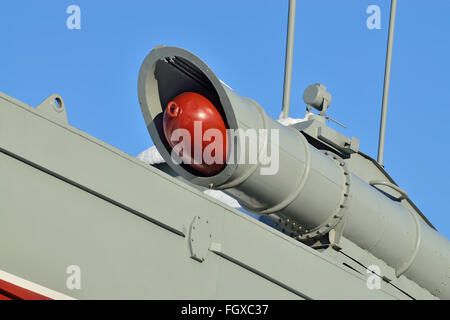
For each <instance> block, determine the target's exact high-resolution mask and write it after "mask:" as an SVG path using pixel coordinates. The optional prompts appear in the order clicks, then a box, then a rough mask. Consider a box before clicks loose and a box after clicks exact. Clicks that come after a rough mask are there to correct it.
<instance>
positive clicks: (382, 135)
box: [377, 0, 397, 165]
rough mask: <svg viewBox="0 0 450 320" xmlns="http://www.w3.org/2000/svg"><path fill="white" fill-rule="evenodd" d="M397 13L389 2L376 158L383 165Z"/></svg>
mask: <svg viewBox="0 0 450 320" xmlns="http://www.w3.org/2000/svg"><path fill="white" fill-rule="evenodd" d="M396 12H397V0H391V14H390V18H389V34H388V43H387V49H386V68H385V71H384V87H383V105H382V107H381V121H380V137H379V142H378V158H377V161H378V163H379V164H380V165H383V157H384V138H385V134H386V118H387V105H388V98H389V83H390V79H391V63H392V46H393V44H394V27H395V15H396Z"/></svg>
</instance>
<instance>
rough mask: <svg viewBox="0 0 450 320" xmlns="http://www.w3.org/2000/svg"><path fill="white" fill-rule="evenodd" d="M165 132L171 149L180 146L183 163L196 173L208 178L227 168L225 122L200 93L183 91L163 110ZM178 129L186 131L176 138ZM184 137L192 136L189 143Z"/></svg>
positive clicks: (178, 133)
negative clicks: (186, 135)
mask: <svg viewBox="0 0 450 320" xmlns="http://www.w3.org/2000/svg"><path fill="white" fill-rule="evenodd" d="M163 129H164V135H165V136H166V139H167V141H168V142H169V144H170V145H171V146H172V148H174V147H175V146H177V145H178V146H177V148H180V147H181V148H182V149H183V152H182V153H181V154H179V155H180V156H181V158H182V159H183V162H184V163H187V164H189V165H190V166H191V167H192V168H194V169H195V170H196V171H198V172H200V173H202V174H203V175H205V176H212V175H215V174H217V173H219V172H220V171H221V170H222V169H223V167H224V166H225V162H226V158H227V133H226V126H225V122H224V121H223V118H222V116H221V115H220V113H219V111H218V110H217V109H216V107H215V106H214V105H213V104H212V103H211V101H209V100H208V99H207V98H205V97H204V96H202V95H201V94H198V93H195V92H184V93H182V94H180V95H178V96H176V97H175V98H174V99H173V100H171V101H170V102H169V103H168V104H167V107H166V110H165V111H164V116H163ZM176 129H185V130H182V131H178V132H176V134H175V135H173V133H174V131H175V130H176ZM209 129H215V130H209ZM208 130H209V131H208ZM205 133H206V134H207V135H206V136H204V134H205ZM184 134H188V135H189V136H188V137H186V140H187V141H184V140H185V136H184ZM218 135H220V137H218ZM180 136H181V137H180ZM205 140H206V141H205ZM216 140H217V141H216ZM208 145H209V147H208ZM207 147H208V148H207ZM179 150H180V149H178V150H176V151H177V152H178V151H179ZM184 151H185V152H184ZM189 151H190V152H189ZM183 153H184V154H183Z"/></svg>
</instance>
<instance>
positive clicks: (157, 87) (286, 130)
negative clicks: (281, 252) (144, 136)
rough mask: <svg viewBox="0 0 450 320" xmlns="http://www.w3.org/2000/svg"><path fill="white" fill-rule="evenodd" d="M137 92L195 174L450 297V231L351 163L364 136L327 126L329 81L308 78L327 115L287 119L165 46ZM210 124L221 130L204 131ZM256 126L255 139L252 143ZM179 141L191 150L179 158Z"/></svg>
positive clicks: (309, 97) (287, 226) (181, 164)
mask: <svg viewBox="0 0 450 320" xmlns="http://www.w3.org/2000/svg"><path fill="white" fill-rule="evenodd" d="M138 94H139V102H140V105H141V110H142V113H143V116H144V119H145V122H146V125H147V128H148V130H149V133H150V135H151V138H152V140H153V142H154V143H155V146H156V147H157V148H158V151H159V152H160V153H161V155H162V157H163V158H164V159H165V160H166V162H167V164H168V165H169V166H170V167H171V168H172V169H173V170H174V171H175V172H177V173H178V174H179V175H180V176H182V177H183V178H184V179H186V180H187V181H189V182H190V183H193V184H196V185H200V186H204V187H208V188H213V189H219V190H223V191H224V192H226V193H227V194H229V195H231V196H232V197H234V198H235V199H237V200H238V201H239V203H240V204H241V205H242V206H243V207H245V208H246V209H247V210H249V211H251V212H254V213H257V214H261V215H267V216H268V217H271V218H272V219H274V220H275V221H277V223H278V224H279V225H283V226H284V227H283V229H284V231H285V232H286V233H288V234H289V235H291V236H292V237H294V238H296V239H298V240H299V241H302V242H304V243H305V244H309V243H313V242H314V241H315V240H317V239H320V238H321V237H324V236H326V237H328V238H332V239H333V241H335V242H336V243H338V242H339V237H341V236H342V237H345V238H346V239H348V240H350V241H352V242H354V243H355V244H356V245H358V246H359V247H361V248H362V249H365V250H367V251H369V252H370V253H371V254H372V255H374V256H375V257H377V258H379V259H381V260H383V261H385V262H386V263H387V264H388V265H389V266H391V267H392V268H394V269H395V271H396V276H397V277H400V276H401V275H404V276H406V277H408V278H409V279H411V280H413V281H415V282H416V283H417V284H419V285H420V286H422V287H424V288H426V289H427V290H429V291H430V293H432V294H433V295H435V296H437V297H440V298H443V299H450V267H449V266H450V242H449V240H448V239H447V238H445V237H444V236H443V235H441V234H440V233H439V232H437V231H436V230H435V229H434V228H433V227H432V226H431V225H430V224H429V223H428V222H427V220H426V218H423V217H422V216H421V215H420V214H418V212H416V210H414V208H415V206H414V207H411V205H408V203H409V201H410V200H409V198H408V196H407V193H406V192H405V191H404V190H402V189H400V188H399V187H398V186H397V185H395V184H394V183H392V182H389V181H387V180H369V181H367V179H364V178H363V177H362V175H361V174H357V173H356V172H354V170H352V167H353V168H356V167H357V166H359V167H360V168H361V166H362V167H364V165H363V164H357V165H355V164H352V165H350V164H351V160H352V158H353V157H355V156H354V155H355V154H357V153H358V150H357V147H358V146H357V144H358V142H357V141H356V140H355V139H346V138H340V136H339V135H337V134H335V133H334V132H333V130H332V129H330V128H328V127H327V126H326V124H325V120H324V119H325V118H324V116H325V111H326V109H327V107H328V106H329V105H330V103H331V95H330V94H329V93H328V92H327V91H326V88H325V87H324V86H322V85H319V84H316V85H313V86H311V87H309V88H308V89H307V90H306V91H305V94H304V97H303V98H304V100H305V102H306V103H307V106H308V110H309V111H311V110H312V109H316V110H318V111H319V112H320V114H318V115H310V117H309V118H308V121H305V122H304V123H300V124H296V125H291V126H285V125H282V124H280V123H279V122H278V121H276V120H274V119H272V118H271V117H269V116H268V115H267V114H266V113H265V111H264V109H263V108H262V107H261V106H260V105H259V104H258V103H257V102H255V101H254V100H252V99H249V98H244V97H241V96H239V95H238V94H236V93H235V92H234V91H233V90H232V89H231V88H230V87H228V86H227V85H226V84H225V83H223V82H222V81H220V80H219V78H217V77H216V75H215V74H214V73H213V71H212V70H211V69H210V68H209V67H208V66H207V65H206V64H205V63H204V62H203V61H202V60H201V59H199V58H198V57H196V56H195V55H193V54H192V53H190V52H188V51H186V50H183V49H180V48H175V47H164V46H160V47H156V48H155V49H153V50H152V51H151V52H150V54H149V55H148V56H147V57H146V58H145V60H144V62H143V64H142V66H141V69H140V72H139V79H138ZM195 124H197V127H195ZM199 124H201V126H198V125H199ZM178 129H181V130H178ZM177 130H178V131H177ZM208 131H209V132H210V133H211V132H213V133H215V135H214V134H210V137H208V138H207V139H200V141H198V139H196V138H195V136H196V134H197V136H198V135H200V137H202V136H204V135H206V134H207V132H208ZM252 132H254V133H255V134H256V135H257V140H258V143H257V144H256V146H255V145H254V144H253V145H252V143H250V142H251V140H252ZM174 133H175V134H174ZM183 133H185V134H186V135H184V134H183ZM187 133H189V134H187ZM219 133H220V134H219ZM177 134H178V136H177ZM220 135H222V140H221V141H219V140H220ZM174 136H175V137H174ZM213 136H214V139H213V138H212V137H213ZM314 136H315V137H319V138H320V139H314ZM336 137H338V138H336ZM203 138H204V137H203ZM319 140H320V141H322V142H320V141H319ZM214 141H216V142H221V144H220V146H219V147H218V148H217V144H216V148H215V150H214V152H209V154H210V155H212V158H213V160H214V161H211V159H205V153H208V152H206V151H208V147H209V146H210V144H211V143H212V142H214ZM177 147H178V148H181V149H183V151H182V154H178V158H177V155H175V156H174V152H173V151H174V149H175V148H177ZM254 153H256V156H255V155H254ZM255 159H256V160H255ZM268 159H271V163H270V168H268V166H269V164H268V161H267V160H268ZM242 160H243V161H242ZM250 160H254V161H250ZM379 169H380V170H383V169H382V168H381V167H380V168H379ZM359 171H361V170H359ZM249 236H250V237H251V235H249ZM430 270H431V271H430Z"/></svg>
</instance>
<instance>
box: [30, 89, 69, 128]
mask: <svg viewBox="0 0 450 320" xmlns="http://www.w3.org/2000/svg"><path fill="white" fill-rule="evenodd" d="M36 110H39V111H41V112H43V113H45V114H46V115H47V116H49V117H51V118H52V119H54V120H57V121H60V122H64V123H67V114H66V105H65V104H64V100H63V98H61V96H60V95H58V94H55V93H54V94H52V95H50V96H49V97H48V98H47V99H45V100H44V101H42V102H41V104H39V105H38V106H37V107H36Z"/></svg>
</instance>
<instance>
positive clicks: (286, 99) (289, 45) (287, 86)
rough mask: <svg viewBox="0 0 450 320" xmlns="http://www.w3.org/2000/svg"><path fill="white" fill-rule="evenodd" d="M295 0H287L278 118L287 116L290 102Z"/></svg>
mask: <svg viewBox="0 0 450 320" xmlns="http://www.w3.org/2000/svg"><path fill="white" fill-rule="evenodd" d="M296 3H297V1H296V0H289V14H288V27H287V35H286V61H285V66H284V86H283V108H282V110H281V115H280V118H287V117H289V107H290V104H291V83H292V60H293V56H294V31H295V10H296V6H297V5H296Z"/></svg>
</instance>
